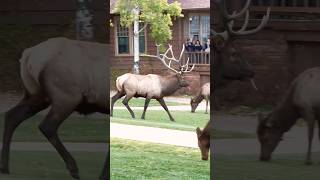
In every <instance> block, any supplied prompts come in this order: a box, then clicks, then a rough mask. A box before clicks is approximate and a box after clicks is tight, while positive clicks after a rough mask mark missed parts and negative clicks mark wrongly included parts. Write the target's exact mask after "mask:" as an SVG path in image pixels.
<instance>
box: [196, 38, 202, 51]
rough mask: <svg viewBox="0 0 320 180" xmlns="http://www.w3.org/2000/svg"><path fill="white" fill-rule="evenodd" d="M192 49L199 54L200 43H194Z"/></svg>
mask: <svg viewBox="0 0 320 180" xmlns="http://www.w3.org/2000/svg"><path fill="white" fill-rule="evenodd" d="M194 49H195V51H196V52H200V51H201V50H202V45H201V42H200V41H199V40H197V41H196V43H195V45H194Z"/></svg>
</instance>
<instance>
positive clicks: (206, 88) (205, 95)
mask: <svg viewBox="0 0 320 180" xmlns="http://www.w3.org/2000/svg"><path fill="white" fill-rule="evenodd" d="M203 99H205V100H206V112H205V113H206V114H207V113H208V104H209V100H210V83H205V84H204V85H202V87H201V90H200V91H199V92H198V93H197V95H196V96H195V97H193V98H191V101H190V105H191V112H192V113H194V112H195V111H196V109H197V107H198V105H199V104H200V103H201V101H202V100H203Z"/></svg>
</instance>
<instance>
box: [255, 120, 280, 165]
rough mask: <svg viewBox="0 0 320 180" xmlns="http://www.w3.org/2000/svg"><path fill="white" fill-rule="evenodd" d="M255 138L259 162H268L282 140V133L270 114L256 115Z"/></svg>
mask: <svg viewBox="0 0 320 180" xmlns="http://www.w3.org/2000/svg"><path fill="white" fill-rule="evenodd" d="M258 121H259V124H258V127H257V136H258V140H259V142H260V160H261V161H269V160H270V159H271V154H272V152H273V151H274V150H275V148H276V147H277V145H278V144H279V142H280V141H281V140H282V136H283V132H282V131H281V129H280V128H278V127H277V126H276V124H275V123H274V122H273V120H272V114H269V115H268V116H266V117H263V115H262V114H259V115H258Z"/></svg>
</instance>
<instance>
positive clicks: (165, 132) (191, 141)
mask: <svg viewBox="0 0 320 180" xmlns="http://www.w3.org/2000/svg"><path fill="white" fill-rule="evenodd" d="M110 136H111V138H112V137H116V138H122V139H130V140H137V141H145V142H152V143H160V144H168V145H176V146H184V147H190V148H198V144H197V142H198V140H197V136H196V133H195V132H191V131H180V130H171V129H163V128H154V127H144V126H134V125H124V124H117V123H111V124H110Z"/></svg>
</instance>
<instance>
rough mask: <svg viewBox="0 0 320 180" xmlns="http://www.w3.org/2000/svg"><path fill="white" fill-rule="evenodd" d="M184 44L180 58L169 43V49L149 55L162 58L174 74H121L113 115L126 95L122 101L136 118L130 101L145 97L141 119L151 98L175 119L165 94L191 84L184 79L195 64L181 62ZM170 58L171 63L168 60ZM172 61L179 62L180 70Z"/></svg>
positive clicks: (167, 94) (112, 102) (113, 98)
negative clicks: (166, 101) (173, 66)
mask: <svg viewBox="0 0 320 180" xmlns="http://www.w3.org/2000/svg"><path fill="white" fill-rule="evenodd" d="M184 48H185V47H184V46H183V49H182V51H181V54H180V58H179V60H177V59H176V58H175V57H174V55H173V52H172V46H171V45H169V49H167V51H166V52H165V53H164V54H159V55H157V56H152V55H148V56H150V57H155V58H158V59H160V61H161V62H162V63H163V64H164V65H165V66H166V67H167V68H168V69H169V70H172V71H173V72H174V74H172V75H167V76H160V75H156V74H148V75H138V74H131V73H126V74H124V75H121V76H119V77H118V78H117V80H116V87H117V93H116V94H115V95H114V96H113V97H112V100H111V114H110V115H111V116H113V106H114V104H115V102H116V101H117V100H118V99H120V98H121V97H123V96H125V98H124V99H123V101H122V103H123V104H124V105H125V107H126V108H127V109H128V111H129V112H130V114H131V117H132V118H135V115H134V112H133V111H132V109H131V108H130V107H129V105H128V102H129V100H130V99H131V98H132V97H143V98H145V104H144V110H143V113H142V116H141V119H145V113H146V110H147V108H148V105H149V102H150V100H151V99H156V100H157V101H158V102H159V103H160V105H161V106H162V107H163V109H165V111H166V112H167V113H168V115H169V118H170V120H171V121H175V120H174V118H173V117H172V115H171V114H170V112H169V110H168V107H167V105H166V103H165V101H164V99H163V98H164V97H165V96H170V95H172V94H173V93H174V92H176V91H177V90H178V89H180V88H182V87H187V86H189V84H188V82H187V81H186V80H185V79H184V73H188V72H191V71H192V70H193V68H194V65H193V66H192V67H191V69H190V68H189V65H188V63H189V60H188V61H187V63H186V64H185V65H181V64H180V60H181V57H182V54H183V52H184ZM169 51H171V57H168V56H167V53H168V52H169ZM166 60H167V61H168V60H169V63H167V62H166ZM171 61H174V62H178V63H179V70H180V71H177V70H175V69H174V68H172V67H171V66H170V65H171Z"/></svg>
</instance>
